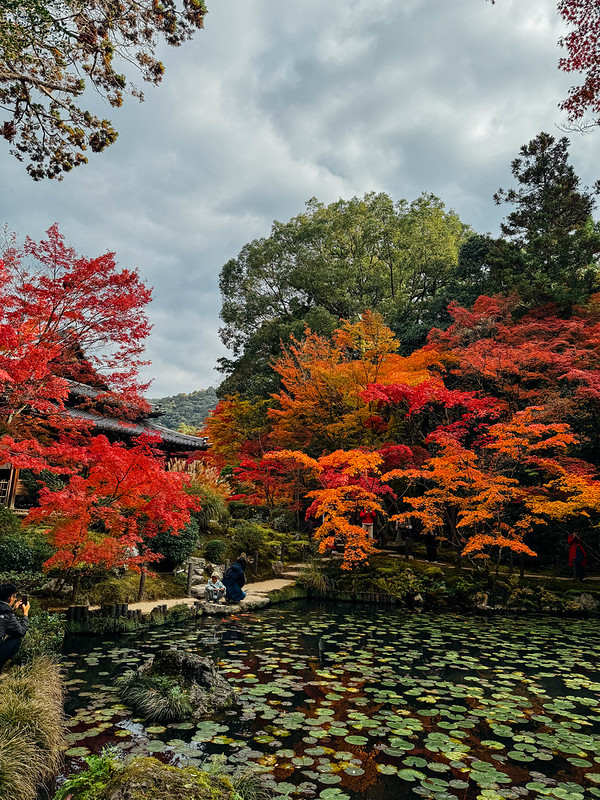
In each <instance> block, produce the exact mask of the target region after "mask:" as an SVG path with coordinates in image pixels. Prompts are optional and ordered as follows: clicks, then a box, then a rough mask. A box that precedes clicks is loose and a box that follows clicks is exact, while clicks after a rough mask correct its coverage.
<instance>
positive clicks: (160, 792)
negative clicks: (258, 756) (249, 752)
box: [54, 755, 236, 800]
mask: <svg viewBox="0 0 600 800" xmlns="http://www.w3.org/2000/svg"><path fill="white" fill-rule="evenodd" d="M103 759H104V760H103V761H102V763H101V762H100V760H99V759H96V760H95V762H94V763H91V761H92V760H91V759H88V764H89V765H90V770H88V771H87V772H86V773H82V774H80V775H76V776H74V777H73V778H72V779H71V780H69V781H67V783H66V784H64V786H63V787H62V788H61V789H60V791H59V792H58V794H57V795H56V796H55V799H54V800H65V798H67V797H70V798H72V800H92V799H93V800H235V798H236V794H235V792H234V788H233V785H232V783H231V781H230V780H229V779H228V778H226V777H225V776H223V775H215V774H212V773H209V772H203V771H202V770H200V769H197V768H196V767H183V768H181V767H171V766H167V765H166V764H163V763H162V762H160V761H158V759H156V758H136V759H134V760H133V761H130V762H129V763H128V764H121V763H119V762H118V761H116V759H115V758H114V757H113V756H110V755H108V756H104V757H103Z"/></svg>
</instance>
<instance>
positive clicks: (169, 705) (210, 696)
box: [118, 649, 235, 722]
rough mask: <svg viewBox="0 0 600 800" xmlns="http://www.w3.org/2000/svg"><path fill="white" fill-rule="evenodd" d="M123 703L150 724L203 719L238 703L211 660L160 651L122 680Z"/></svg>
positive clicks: (180, 652)
mask: <svg viewBox="0 0 600 800" xmlns="http://www.w3.org/2000/svg"><path fill="white" fill-rule="evenodd" d="M118 684H119V691H120V695H121V698H122V700H123V701H124V702H125V703H126V704H127V705H129V706H130V707H131V708H133V709H134V710H135V711H136V712H137V713H138V714H140V715H141V716H143V717H144V718H145V719H146V720H151V721H156V722H172V721H174V720H183V719H187V718H188V717H194V718H195V719H201V718H203V717H206V716H209V715H211V714H213V713H215V712H216V711H221V710H222V709H224V708H227V707H228V706H230V705H232V704H233V703H234V702H235V691H234V689H233V687H232V686H231V685H230V684H229V682H228V681H227V680H226V679H225V678H224V677H223V675H221V673H220V672H219V671H218V670H217V668H216V666H215V665H214V663H213V662H212V661H211V659H209V658H203V657H201V656H198V655H196V654H194V653H187V652H185V651H182V650H171V649H169V650H160V651H159V652H157V653H156V654H155V655H154V656H153V657H152V658H151V659H150V660H149V661H147V662H146V663H145V664H142V666H141V667H139V669H138V670H137V671H135V672H134V671H130V672H127V673H126V674H125V675H123V676H122V677H121V678H119V679H118Z"/></svg>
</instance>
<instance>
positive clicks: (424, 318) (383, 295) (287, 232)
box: [219, 193, 471, 396]
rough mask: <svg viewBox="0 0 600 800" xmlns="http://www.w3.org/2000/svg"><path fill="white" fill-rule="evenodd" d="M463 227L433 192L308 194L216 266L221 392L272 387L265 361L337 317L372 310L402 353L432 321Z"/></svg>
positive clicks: (325, 329) (436, 319)
mask: <svg viewBox="0 0 600 800" xmlns="http://www.w3.org/2000/svg"><path fill="white" fill-rule="evenodd" d="M470 234H471V231H470V229H469V228H468V226H466V225H465V224H463V223H462V222H461V221H460V219H459V217H458V216H457V215H456V214H455V213H454V212H453V211H447V210H446V209H445V207H444V204H443V203H442V201H441V200H439V198H437V197H435V196H434V195H429V194H425V195H422V196H421V197H420V198H418V199H417V200H415V201H414V202H412V203H409V202H407V201H406V200H401V201H399V202H397V203H394V201H393V200H392V199H391V198H390V197H389V196H388V195H386V194H375V193H371V194H367V195H365V196H364V197H363V198H358V197H354V198H352V199H351V200H338V201H337V202H335V203H331V204H330V205H327V206H326V205H324V204H323V203H319V202H318V201H317V200H316V199H314V198H313V199H312V200H310V201H309V202H308V203H307V210H306V211H305V212H304V213H302V214H299V215H298V216H297V217H294V218H292V219H291V220H289V222H286V223H281V222H274V223H273V227H272V230H271V235H270V236H269V237H268V238H266V239H258V240H255V241H253V242H250V243H248V244H247V245H245V246H244V247H243V248H242V250H241V252H240V254H239V255H238V257H237V258H234V259H231V260H230V261H228V262H227V264H225V266H224V267H223V269H222V271H221V278H220V288H221V293H222V297H223V306H222V311H221V318H222V320H223V322H224V326H223V328H222V329H221V338H222V340H223V342H224V344H225V345H227V347H229V348H230V349H231V350H232V352H233V358H232V359H223V360H222V361H221V369H222V371H223V372H224V373H225V374H226V375H227V377H226V379H225V381H224V383H223V384H222V385H221V386H220V387H219V395H220V396H224V395H226V394H231V393H234V392H237V393H239V394H243V395H245V396H251V395H262V396H265V395H266V394H268V393H269V392H273V391H276V390H277V389H278V385H277V383H276V378H275V376H274V373H273V371H272V370H271V364H272V362H273V361H274V359H276V358H277V357H278V356H279V354H280V353H281V342H284V343H285V342H287V341H289V339H290V336H294V337H295V338H296V339H299V338H301V337H302V336H303V335H304V330H305V328H306V327H308V328H310V329H311V330H312V332H313V333H317V334H319V335H322V336H331V334H332V333H333V331H334V330H335V329H336V328H337V327H338V326H339V321H340V319H349V320H356V319H358V317H359V315H360V314H362V313H363V312H364V311H365V310H374V311H378V312H379V313H380V314H381V315H382V316H383V318H384V319H385V320H386V322H388V324H390V325H391V327H392V328H393V329H394V330H395V331H396V332H397V333H398V334H399V335H400V338H401V339H404V340H405V341H404V349H405V351H406V352H409V351H410V350H412V349H414V347H415V346H418V345H419V344H422V343H423V342H424V339H425V336H426V333H427V331H428V330H429V328H430V327H431V326H432V324H438V325H439V324H440V323H441V320H442V318H443V317H444V314H445V311H444V306H443V305H442V304H440V298H443V297H444V294H443V290H444V288H445V287H446V285H447V284H448V283H449V282H450V281H451V279H452V276H453V273H454V270H455V269H456V264H457V260H458V251H459V248H460V246H461V245H462V243H463V242H465V241H466V240H467V239H468V237H469V235H470Z"/></svg>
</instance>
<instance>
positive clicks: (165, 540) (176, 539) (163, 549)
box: [148, 517, 200, 567]
mask: <svg viewBox="0 0 600 800" xmlns="http://www.w3.org/2000/svg"><path fill="white" fill-rule="evenodd" d="M199 538H200V528H199V527H198V522H197V520H195V519H194V518H193V517H192V519H190V521H189V522H188V524H187V525H186V526H185V528H184V529H183V530H182V531H180V532H179V533H178V534H174V533H172V532H170V531H166V532H164V533H159V534H157V535H156V536H154V537H153V538H152V539H149V541H148V546H149V548H150V549H151V550H152V551H153V552H155V553H160V554H161V555H162V556H163V557H164V561H163V562H161V566H166V567H175V566H179V565H180V564H183V562H184V561H187V559H188V558H189V557H190V556H191V555H192V553H193V552H194V550H195V549H196V547H197V546H198V539H199Z"/></svg>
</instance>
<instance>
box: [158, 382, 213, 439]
mask: <svg viewBox="0 0 600 800" xmlns="http://www.w3.org/2000/svg"><path fill="white" fill-rule="evenodd" d="M148 402H149V403H152V404H153V405H157V406H160V407H161V410H162V411H164V412H165V414H164V416H162V417H160V419H159V422H160V423H161V425H166V426H167V427H168V428H173V429H174V430H177V428H179V426H180V425H181V424H182V423H185V424H186V425H191V426H192V427H194V428H201V427H202V425H203V424H204V420H205V419H206V417H207V416H208V415H209V414H210V412H211V411H212V410H213V409H214V408H215V407H216V405H217V403H218V402H219V401H218V398H217V393H216V391H215V389H214V387H212V386H209V387H208V389H198V390H197V391H195V392H190V393H189V394H185V392H181V393H180V394H174V395H172V396H171V397H149V398H148Z"/></svg>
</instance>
